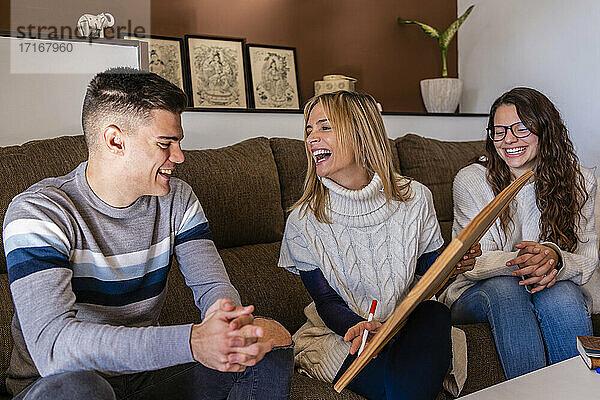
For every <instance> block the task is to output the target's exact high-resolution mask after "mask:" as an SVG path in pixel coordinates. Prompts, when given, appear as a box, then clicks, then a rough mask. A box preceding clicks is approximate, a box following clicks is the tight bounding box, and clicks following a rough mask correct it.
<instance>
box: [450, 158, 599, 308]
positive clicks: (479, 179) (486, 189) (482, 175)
mask: <svg viewBox="0 0 600 400" xmlns="http://www.w3.org/2000/svg"><path fill="white" fill-rule="evenodd" d="M582 172H583V176H584V177H585V181H586V189H587V191H588V194H589V199H588V201H587V202H586V203H585V204H584V207H583V210H582V212H583V216H584V219H583V220H582V221H581V226H580V227H579V232H578V233H579V235H580V236H579V237H580V240H581V241H580V242H579V243H578V245H577V249H576V250H575V252H573V253H570V252H567V251H563V250H561V249H559V248H558V246H557V245H555V244H553V243H548V242H546V244H548V245H550V246H552V247H553V248H554V249H556V250H557V251H560V255H561V257H562V261H563V266H562V268H561V270H560V271H559V273H558V275H557V277H556V279H557V280H571V281H573V282H574V283H576V284H577V285H584V284H585V283H586V282H588V281H589V280H590V277H592V274H594V272H595V270H596V267H597V266H598V235H597V233H596V229H595V218H594V201H595V197H596V178H595V177H594V175H593V173H592V172H591V171H590V170H588V169H585V168H582ZM453 195H454V224H453V226H452V234H453V236H456V235H457V234H458V233H459V232H460V231H461V230H462V229H463V228H464V227H465V226H466V225H467V224H468V223H469V222H470V221H471V220H472V219H473V218H474V217H475V215H477V213H478V212H479V211H481V210H482V209H483V207H484V206H485V205H486V204H488V203H489V202H490V201H492V199H493V198H494V194H493V192H492V189H491V187H490V186H489V185H488V183H487V180H486V169H485V167H483V166H482V165H480V164H472V165H469V166H467V167H465V168H463V169H462V170H460V171H459V172H458V174H457V175H456V177H455V178H454V187H453ZM511 212H512V213H513V214H512V215H513V221H514V225H511V226H510V229H509V232H508V234H505V233H504V232H503V231H502V229H501V228H500V221H499V220H496V222H495V223H494V225H492V227H491V228H490V230H489V231H488V232H487V233H486V234H485V235H484V236H483V238H482V239H481V241H480V243H481V250H482V252H483V254H482V256H481V257H478V258H477V260H476V262H475V268H474V269H473V270H472V271H468V272H465V273H464V274H461V275H458V277H457V278H456V280H455V281H454V282H453V283H452V284H451V285H450V286H449V287H448V288H447V289H446V291H445V292H444V293H443V294H442V295H441V296H440V300H441V301H443V302H444V303H446V305H448V306H449V307H450V306H451V305H452V303H454V302H455V301H456V300H457V299H458V298H459V297H460V295H461V294H462V293H463V292H464V291H465V290H467V289H468V288H469V287H471V286H473V284H474V282H475V281H478V280H482V279H487V278H491V277H493V276H498V275H510V273H511V271H513V270H514V269H516V268H515V267H507V266H506V262H507V261H508V260H510V259H512V258H514V257H516V256H517V250H518V249H516V248H515V245H517V244H518V243H519V242H521V241H523V240H531V241H535V242H539V241H540V228H539V220H540V210H539V209H538V208H537V205H536V202H535V184H534V183H529V184H527V185H525V187H523V189H521V191H520V192H519V193H518V194H517V196H516V197H515V199H514V200H513V204H512V211H511ZM595 275H596V277H595V278H594V279H593V281H592V282H590V283H589V285H585V286H584V287H583V288H582V290H583V293H584V296H585V298H586V302H587V305H588V310H589V311H590V312H592V310H593V309H594V308H595V312H598V309H599V308H600V293H599V291H600V286H598V281H599V280H598V279H597V274H595ZM591 286H593V287H591ZM592 297H594V299H592Z"/></svg>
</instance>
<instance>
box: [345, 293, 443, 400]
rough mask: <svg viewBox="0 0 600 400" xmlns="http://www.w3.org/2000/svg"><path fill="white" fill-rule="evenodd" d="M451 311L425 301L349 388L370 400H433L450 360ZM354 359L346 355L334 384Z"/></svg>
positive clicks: (437, 303) (440, 305) (440, 304)
mask: <svg viewBox="0 0 600 400" xmlns="http://www.w3.org/2000/svg"><path fill="white" fill-rule="evenodd" d="M450 328H451V325H450V311H449V310H448V308H447V307H446V306H445V305H443V304H442V303H439V302H437V301H425V302H423V303H421V304H419V305H418V306H417V308H415V310H414V311H413V312H412V313H411V314H410V316H409V318H408V321H407V322H406V325H404V327H402V329H401V330H400V331H399V332H398V333H397V334H396V335H395V336H394V337H393V338H392V339H391V340H390V341H389V342H388V344H386V345H385V347H384V348H383V349H382V350H381V352H380V353H379V354H378V355H377V358H375V359H372V360H371V361H369V363H368V364H367V365H366V366H365V368H363V370H362V371H360V372H359V373H358V375H357V376H356V377H355V378H354V379H353V380H352V381H351V382H350V384H349V385H348V389H350V390H352V391H353V392H355V393H358V394H360V395H361V396H364V397H366V398H368V399H370V400H379V399H381V400H383V399H385V400H391V399H411V400H417V399H435V398H436V397H437V395H438V393H439V392H440V390H441V389H442V383H443V381H444V377H445V376H446V373H447V372H448V368H449V367H450V361H451V359H452V343H451V341H450ZM355 359H356V355H349V356H348V357H347V358H346V360H345V361H344V363H343V364H342V366H341V368H340V370H339V371H338V373H337V375H336V377H335V381H337V380H338V379H339V378H340V376H342V374H343V373H344V371H346V370H347V369H348V367H349V366H350V364H352V362H353V361H354V360H355Z"/></svg>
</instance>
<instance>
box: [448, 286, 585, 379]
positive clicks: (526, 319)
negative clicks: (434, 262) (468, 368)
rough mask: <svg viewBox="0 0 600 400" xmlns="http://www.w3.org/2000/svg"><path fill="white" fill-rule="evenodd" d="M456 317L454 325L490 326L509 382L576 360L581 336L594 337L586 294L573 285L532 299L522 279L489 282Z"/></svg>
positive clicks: (463, 299)
mask: <svg viewBox="0 0 600 400" xmlns="http://www.w3.org/2000/svg"><path fill="white" fill-rule="evenodd" d="M451 312H452V324H454V325H457V324H470V323H475V322H489V324H490V325H491V328H492V334H493V335H494V341H495V342H496V348H497V349H498V354H499V355H500V362H501V363H502V367H503V368H504V373H505V375H506V378H507V379H511V378H514V377H516V376H519V375H523V374H525V373H527V372H531V371H534V370H536V369H539V368H542V367H545V366H546V365H548V363H549V364H554V363H557V362H559V361H562V360H566V359H567V358H570V357H574V356H576V355H577V347H576V344H575V336H578V335H591V334H592V322H591V319H590V315H589V313H588V311H587V308H586V305H585V301H584V299H583V294H582V293H581V290H580V289H579V286H577V285H576V284H574V283H573V282H571V281H559V282H556V284H555V285H554V286H552V287H550V288H547V289H544V290H542V291H540V292H537V293H534V294H530V293H529V292H527V291H526V290H525V287H524V286H520V285H519V278H517V277H512V276H497V277H493V278H490V279H485V280H482V281H478V282H477V283H475V285H474V286H472V287H470V288H469V289H467V290H466V291H465V292H464V293H463V294H462V295H461V296H460V298H459V299H458V300H457V301H455V302H454V304H453V305H452V307H451Z"/></svg>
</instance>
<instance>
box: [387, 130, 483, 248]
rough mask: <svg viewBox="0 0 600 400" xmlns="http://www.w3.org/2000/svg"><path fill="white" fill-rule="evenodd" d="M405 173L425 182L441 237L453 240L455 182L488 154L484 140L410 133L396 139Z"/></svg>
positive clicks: (445, 239)
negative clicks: (455, 139) (452, 139)
mask: <svg viewBox="0 0 600 400" xmlns="http://www.w3.org/2000/svg"><path fill="white" fill-rule="evenodd" d="M396 148H397V150H398V156H399V158H400V169H401V171H402V174H403V175H405V176H409V177H411V178H413V179H415V180H417V181H418V182H420V183H422V184H424V185H426V186H427V187H428V188H429V190H431V193H432V194H433V203H434V205H435V211H436V213H437V218H438V221H439V222H440V227H441V228H442V236H443V237H444V241H445V242H446V243H448V242H449V241H450V240H451V239H452V220H453V218H454V211H453V207H454V203H453V201H452V182H453V181H454V176H455V175H456V173H457V172H458V171H459V170H460V169H461V168H463V167H465V166H467V165H468V164H470V163H471V162H472V161H474V160H475V159H476V158H477V157H479V156H481V155H483V154H484V153H485V141H483V140H482V141H473V142H444V141H441V140H435V139H427V138H424V137H421V136H417V135H413V134H408V135H406V136H403V137H400V138H398V139H396Z"/></svg>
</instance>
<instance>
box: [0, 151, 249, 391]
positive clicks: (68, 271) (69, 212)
mask: <svg viewBox="0 0 600 400" xmlns="http://www.w3.org/2000/svg"><path fill="white" fill-rule="evenodd" d="M86 165H87V163H85V162H84V163H82V164H80V165H79V166H78V167H77V168H76V169H75V170H73V171H72V172H71V173H69V174H67V175H65V176H62V177H58V178H48V179H44V180H42V181H41V182H38V183H36V184H35V185H33V186H31V187H30V188H29V189H27V190H26V191H25V192H23V193H21V194H19V195H18V196H16V197H15V198H14V199H13V201H12V202H11V204H10V205H9V207H8V210H7V212H6V216H5V219H4V225H3V227H4V228H3V232H4V235H3V240H4V250H5V253H6V260H7V268H8V278H9V281H10V288H11V292H12V297H13V301H14V304H15V315H14V317H13V321H12V335H13V339H14V342H15V345H14V348H13V355H12V358H11V364H10V367H9V370H8V373H7V375H8V379H7V386H8V388H9V390H11V391H12V392H13V393H17V392H18V391H20V390H21V389H23V388H24V386H26V385H27V384H28V383H30V382H31V381H33V380H34V379H36V378H37V377H38V376H39V375H41V376H48V375H52V374H57V373H61V372H66V371H76V370H95V371H99V372H101V373H106V374H119V373H132V372H138V371H146V370H153V369H159V368H164V367H168V366H172V365H176V364H181V363H186V362H191V361H193V357H192V353H191V349H190V344H189V343H190V331H191V324H189V325H180V326H163V327H160V326H157V325H158V317H159V314H160V310H161V307H162V305H163V303H164V299H165V295H166V290H165V287H166V281H167V274H168V271H169V266H170V264H171V261H172V258H173V256H175V257H176V259H177V262H178V264H179V267H180V269H181V271H182V273H183V275H184V276H185V280H186V283H187V285H188V286H189V287H190V288H191V289H192V292H193V296H194V300H195V303H196V305H197V306H198V307H199V309H200V310H201V311H202V315H204V312H205V310H206V309H207V308H208V307H209V306H210V305H211V304H212V303H213V302H214V301H215V300H217V299H218V298H220V297H229V298H232V299H233V301H234V303H237V304H239V303H240V299H239V295H238V293H237V291H236V290H235V289H234V288H233V286H232V285H231V283H230V282H229V278H228V277H227V273H226V271H225V268H224V265H223V262H222V260H221V258H220V257H219V254H218V253H217V250H216V248H215V245H214V243H213V241H212V237H211V233H210V229H209V225H208V221H207V219H206V217H205V215H204V212H203V210H202V207H201V205H200V203H199V202H198V199H197V198H196V196H195V195H194V193H193V191H192V189H191V188H190V186H189V185H188V184H186V183H185V182H183V181H181V180H179V179H177V178H171V182H170V184H171V190H170V192H169V194H167V195H165V196H161V197H157V196H142V197H140V198H139V199H137V200H136V201H135V202H134V203H133V204H131V205H130V206H128V207H125V208H115V207H111V206H109V205H107V204H106V203H104V202H103V201H102V200H100V199H99V198H98V197H97V196H96V195H95V194H94V193H93V191H92V190H91V189H90V187H89V185H88V184H87V180H86V178H85V169H86ZM198 322H200V321H198Z"/></svg>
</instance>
